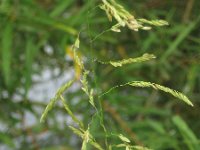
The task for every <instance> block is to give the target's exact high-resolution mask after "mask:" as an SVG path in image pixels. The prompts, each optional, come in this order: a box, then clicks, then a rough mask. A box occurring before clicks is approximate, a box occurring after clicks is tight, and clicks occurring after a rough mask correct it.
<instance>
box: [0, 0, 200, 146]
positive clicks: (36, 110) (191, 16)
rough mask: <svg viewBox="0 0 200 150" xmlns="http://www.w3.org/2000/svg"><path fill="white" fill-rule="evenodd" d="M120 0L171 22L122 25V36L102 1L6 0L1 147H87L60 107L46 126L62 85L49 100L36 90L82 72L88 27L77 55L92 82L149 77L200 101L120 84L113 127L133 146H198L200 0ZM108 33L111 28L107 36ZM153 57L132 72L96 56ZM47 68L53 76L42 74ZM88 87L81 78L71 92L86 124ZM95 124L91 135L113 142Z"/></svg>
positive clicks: (0, 5)
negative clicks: (189, 102)
mask: <svg viewBox="0 0 200 150" xmlns="http://www.w3.org/2000/svg"><path fill="white" fill-rule="evenodd" d="M119 2H120V4H122V5H123V6H125V8H126V9H127V10H129V11H130V12H131V13H133V14H134V15H135V16H137V17H138V18H140V17H141V18H148V19H158V18H159V19H164V20H167V21H168V22H169V23H170V25H169V26H166V27H162V28H160V27H156V28H153V29H152V30H150V31H139V32H134V31H130V30H129V29H126V28H123V29H122V31H121V33H120V34H119V33H115V32H106V30H107V29H109V28H110V27H111V26H112V25H113V23H111V22H109V21H108V19H107V17H106V15H105V12H104V11H102V10H101V9H99V7H97V6H98V5H99V4H100V2H98V1H93V0H89V1H84V0H83V1H82V0H77V1H74V0H65V1H59V0H43V1H39V0H34V1H27V0H20V1H19V0H1V1H0V146H1V147H0V149H20V150H22V149H36V150H37V149H38V150H39V149H46V150H50V149H69V150H70V149H80V147H81V140H80V139H79V137H77V136H76V135H74V134H73V132H72V131H71V130H69V128H68V125H72V124H73V123H72V121H71V120H70V117H69V116H68V114H67V113H66V112H65V110H64V109H63V106H62V105H60V103H58V105H56V106H55V107H54V109H53V110H52V111H51V112H50V113H49V115H48V117H47V121H46V122H45V123H43V124H41V123H40V122H39V119H40V116H41V114H42V111H43V110H44V109H45V107H46V105H47V103H48V102H49V99H45V95H46V97H49V96H48V95H52V94H55V93H56V89H57V88H55V87H54V85H52V86H49V87H48V88H49V89H52V91H51V92H52V93H51V92H50V93H43V95H44V96H43V99H40V98H39V94H38V93H39V92H40V93H41V91H37V90H34V89H37V88H38V89H40V86H43V84H45V82H47V81H48V80H49V81H51V80H56V81H58V82H59V81H60V85H61V83H65V81H67V80H68V79H66V78H65V79H64V80H65V81H63V80H61V77H67V76H76V78H80V72H81V70H80V68H79V67H77V66H74V65H73V55H72V49H71V45H72V44H73V43H74V41H75V39H76V36H77V34H78V33H79V31H81V34H80V41H81V45H80V46H81V47H80V50H79V51H78V55H79V56H80V57H81V58H82V59H83V60H84V62H85V66H86V68H89V69H90V71H91V72H92V74H90V78H89V79H91V80H89V85H90V86H91V87H93V88H94V89H95V90H96V92H98V93H102V92H104V91H106V90H108V89H109V88H111V87H113V86H116V85H119V84H123V83H126V82H129V81H134V80H143V81H151V82H155V83H159V84H162V85H165V86H168V87H171V88H173V89H176V90H178V91H181V92H183V93H185V94H186V95H187V96H188V97H189V98H190V99H191V100H192V102H193V104H194V107H193V108H192V107H190V106H187V105H186V104H185V103H182V102H179V101H177V100H176V98H174V97H172V96H170V95H168V94H165V93H162V92H158V91H155V90H152V89H141V88H133V87H121V88H118V89H115V90H113V91H111V92H110V93H109V94H107V95H105V96H104V97H103V100H102V106H103V112H104V123H105V126H106V128H107V130H108V131H110V132H112V133H113V134H119V133H122V134H123V135H126V137H128V138H129V139H130V140H131V141H133V143H135V144H137V145H144V146H147V147H149V148H152V149H161V150H162V149H166V150H170V149H175V150H184V149H186V150H187V149H189V150H198V149H199V147H200V143H199V138H200V130H199V128H200V121H199V118H200V115H199V106H200V105H199V96H200V65H199V64H200V55H199V52H200V50H199V48H200V38H199V37H200V31H199V27H200V11H199V6H200V1H197V0H196V1H195V0H187V1H186V0H182V1H180V0H168V1H161V0H143V1H141V0H135V1H134V2H133V1H132V0H126V1H122V0H121V1H119ZM102 31H105V32H104V34H101V36H98V35H99V34H100V33H102ZM91 40H92V41H91ZM144 53H153V54H155V55H156V56H157V59H155V60H152V61H148V62H144V63H139V64H129V65H126V66H125V67H123V68H114V67H112V66H110V65H102V64H100V63H98V62H96V60H101V61H109V60H120V59H125V58H129V57H139V56H141V55H142V54H144ZM46 70H48V71H47V73H46V74H47V77H44V78H43V73H44V72H45V71H46ZM73 70H75V71H73ZM49 74H50V75H49ZM48 77H49V78H48ZM79 89H80V83H79V82H77V83H76V84H75V85H74V86H73V87H72V88H70V89H69V91H68V92H66V93H65V98H66V100H67V102H68V104H69V106H70V108H71V109H72V111H73V112H74V113H75V114H76V115H77V116H78V117H79V118H80V119H82V121H83V122H84V123H85V124H87V123H88V122H89V121H90V120H91V116H92V114H93V111H94V110H93V108H91V106H90V105H89V104H88V97H87V96H86V95H85V94H84V92H82V91H81V90H79ZM37 92H38V93H37ZM31 93H32V94H31ZM39 99H40V100H39ZM33 120H34V121H33ZM30 122H32V123H31V125H30V124H29V123H30ZM92 122H93V123H92V124H93V125H92V128H91V133H92V135H93V136H95V138H96V140H97V141H98V142H99V143H100V144H101V143H104V140H103V137H104V136H105V135H104V134H103V131H102V128H101V127H100V126H99V122H98V120H95V119H94V120H93V121H92ZM117 141H118V139H117V138H112V139H110V142H113V143H115V142H117ZM88 149H89V148H88ZM90 149H92V148H90Z"/></svg>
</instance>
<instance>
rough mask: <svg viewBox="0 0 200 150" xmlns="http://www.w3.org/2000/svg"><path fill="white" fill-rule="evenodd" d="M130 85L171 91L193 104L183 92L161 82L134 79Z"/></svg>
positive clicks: (172, 93)
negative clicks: (160, 83)
mask: <svg viewBox="0 0 200 150" xmlns="http://www.w3.org/2000/svg"><path fill="white" fill-rule="evenodd" d="M128 85H131V86H134V87H151V88H154V89H156V90H161V91H163V92H166V93H169V94H171V95H173V96H174V97H176V98H178V99H180V100H182V101H184V102H185V103H187V104H188V105H190V106H193V104H192V102H191V101H190V100H189V99H188V98H187V97H186V96H185V95H184V94H182V93H180V92H178V91H176V90H173V89H170V88H168V87H164V86H162V85H159V84H155V83H151V82H144V81H133V82H130V83H128Z"/></svg>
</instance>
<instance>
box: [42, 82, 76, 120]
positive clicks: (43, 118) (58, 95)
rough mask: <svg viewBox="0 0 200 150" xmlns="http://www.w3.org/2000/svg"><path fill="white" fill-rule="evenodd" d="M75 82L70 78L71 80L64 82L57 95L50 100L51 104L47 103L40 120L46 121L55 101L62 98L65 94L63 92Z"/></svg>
mask: <svg viewBox="0 0 200 150" xmlns="http://www.w3.org/2000/svg"><path fill="white" fill-rule="evenodd" d="M73 82H74V80H70V81H69V82H67V83H66V84H64V85H63V86H61V87H60V88H59V89H58V91H57V92H56V94H55V97H54V98H52V99H51V101H50V102H49V104H48V105H47V107H46V108H45V110H44V112H43V113H42V116H41V118H40V122H44V120H45V119H46V117H47V114H48V112H49V111H50V110H51V109H53V107H54V105H55V103H56V102H57V101H58V99H59V98H60V95H62V94H63V92H64V91H65V90H66V89H67V88H69V87H70V86H71V85H72V83H73Z"/></svg>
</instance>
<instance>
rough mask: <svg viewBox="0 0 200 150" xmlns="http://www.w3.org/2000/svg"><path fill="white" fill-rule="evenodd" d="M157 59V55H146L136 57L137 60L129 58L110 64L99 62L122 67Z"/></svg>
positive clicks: (110, 62)
mask: <svg viewBox="0 0 200 150" xmlns="http://www.w3.org/2000/svg"><path fill="white" fill-rule="evenodd" d="M155 58H156V56H155V55H153V54H148V53H145V54H143V55H142V56H140V57H136V58H128V59H123V60H119V61H109V62H102V61H98V62H99V63H101V64H110V65H112V66H114V67H122V66H123V65H126V64H131V63H140V62H144V61H148V60H151V59H155Z"/></svg>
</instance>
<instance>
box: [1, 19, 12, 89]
mask: <svg viewBox="0 0 200 150" xmlns="http://www.w3.org/2000/svg"><path fill="white" fill-rule="evenodd" d="M2 36H3V38H2V52H1V53H2V56H1V57H2V58H1V59H2V71H3V77H4V81H5V84H6V86H7V87H8V88H9V87H10V86H11V85H10V84H11V57H12V40H13V25H12V24H11V23H8V24H7V25H6V27H5V29H4V31H3V35H2Z"/></svg>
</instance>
